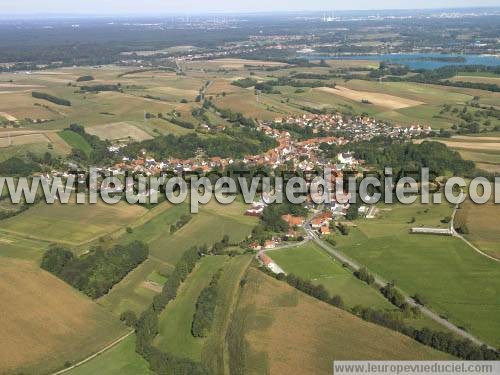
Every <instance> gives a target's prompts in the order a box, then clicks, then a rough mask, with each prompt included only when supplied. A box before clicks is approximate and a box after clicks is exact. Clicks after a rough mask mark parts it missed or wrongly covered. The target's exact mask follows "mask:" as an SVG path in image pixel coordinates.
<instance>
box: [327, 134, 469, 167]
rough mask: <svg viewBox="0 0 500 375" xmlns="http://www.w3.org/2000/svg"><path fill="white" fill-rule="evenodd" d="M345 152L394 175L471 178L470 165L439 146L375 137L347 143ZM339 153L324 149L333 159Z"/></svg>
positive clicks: (434, 143)
mask: <svg viewBox="0 0 500 375" xmlns="http://www.w3.org/2000/svg"><path fill="white" fill-rule="evenodd" d="M348 148H349V149H350V150H351V151H353V152H354V154H355V156H356V158H358V159H361V160H364V161H365V162H366V164H368V165H372V166H376V167H377V168H378V169H379V170H383V169H384V168H385V167H392V169H393V172H394V173H395V174H398V173H403V174H404V173H415V172H418V171H420V170H421V168H422V167H426V168H429V169H430V171H431V176H432V175H437V176H443V175H445V174H447V173H452V174H453V175H458V176H471V175H472V174H473V173H474V169H475V165H474V162H472V161H470V160H464V159H462V157H461V156H460V154H459V153H458V152H456V151H453V150H451V149H450V148H448V147H447V146H446V145H444V144H442V143H439V142H431V141H425V142H422V143H420V144H414V143H407V142H399V141H394V140H391V139H387V138H384V137H376V138H373V139H372V140H370V141H364V142H358V143H351V144H349V147H348ZM339 150H341V148H338V147H337V146H335V145H333V146H331V147H329V148H328V149H327V153H329V154H330V155H336V154H337V152H338V151H339ZM344 151H347V150H344Z"/></svg>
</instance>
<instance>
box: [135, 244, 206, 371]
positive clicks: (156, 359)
mask: <svg viewBox="0 0 500 375" xmlns="http://www.w3.org/2000/svg"><path fill="white" fill-rule="evenodd" d="M206 252H207V249H206V247H192V248H191V249H189V250H187V251H186V252H185V253H184V254H183V256H182V258H181V259H180V260H179V262H177V264H176V265H175V268H174V271H173V272H172V274H171V275H170V277H169V278H168V280H167V282H166V283H165V285H164V286H163V288H162V291H161V292H160V294H158V295H156V296H155V297H154V299H153V303H152V304H151V305H150V306H149V308H148V309H147V310H146V311H144V312H143V313H142V314H141V316H140V317H139V319H138V320H137V323H136V335H137V339H136V348H135V350H136V352H137V353H139V354H140V355H141V356H142V357H143V358H144V359H145V360H146V361H147V362H148V363H149V365H150V368H151V370H152V371H154V372H156V373H158V374H186V375H188V374H189V375H190V374H193V375H202V374H208V370H207V369H206V368H205V367H204V366H203V365H202V364H201V363H198V362H194V361H192V360H190V359H187V358H179V357H176V356H174V355H171V354H170V353H166V352H163V351H161V350H160V349H158V348H156V347H155V346H154V345H153V340H154V338H155V337H156V335H158V332H159V330H158V315H159V314H160V313H161V312H162V311H163V309H164V308H165V307H166V306H167V304H168V303H169V302H170V301H172V300H173V299H174V298H175V297H176V296H177V290H178V289H179V286H180V285H181V283H182V282H183V281H184V280H186V278H187V276H188V275H189V274H190V273H191V271H192V270H193V269H194V267H195V266H196V263H197V262H198V260H199V259H200V258H201V256H202V255H203V254H204V253H206Z"/></svg>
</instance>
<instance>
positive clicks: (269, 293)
mask: <svg viewBox="0 0 500 375" xmlns="http://www.w3.org/2000/svg"><path fill="white" fill-rule="evenodd" d="M245 281H246V282H245V286H244V288H243V290H242V292H241V294H240V298H239V302H238V308H237V311H236V313H235V314H234V316H233V320H232V322H231V327H230V333H229V336H228V347H229V352H230V367H231V370H232V373H245V374H263V373H271V374H297V373H301V374H331V371H332V367H331V366H332V361H333V360H335V359H337V360H342V359H350V360H355V359H364V360H367V359H373V360H376V359H388V358H391V359H406V360H409V359H413V360H419V359H427V360H429V359H445V358H448V357H447V355H446V354H444V353H440V352H437V351H435V350H433V349H430V348H428V347H425V346H422V345H421V344H419V343H417V342H415V341H413V340H412V339H410V338H408V337H405V336H403V335H401V334H399V333H396V332H393V331H390V330H388V329H385V328H382V327H379V326H377V325H374V324H371V323H367V322H364V321H362V320H360V319H359V318H357V317H355V316H353V315H351V314H350V313H347V312H345V311H343V310H340V309H337V308H335V307H333V306H330V305H327V304H325V303H323V302H320V301H318V300H316V299H313V298H312V297H309V296H307V295H305V294H303V293H301V292H299V291H297V290H295V289H293V288H292V287H290V286H288V285H287V284H286V283H284V282H279V281H277V280H275V279H272V278H270V277H268V276H266V275H264V274H263V273H261V272H260V271H258V270H255V269H249V271H248V273H247V275H246V277H245Z"/></svg>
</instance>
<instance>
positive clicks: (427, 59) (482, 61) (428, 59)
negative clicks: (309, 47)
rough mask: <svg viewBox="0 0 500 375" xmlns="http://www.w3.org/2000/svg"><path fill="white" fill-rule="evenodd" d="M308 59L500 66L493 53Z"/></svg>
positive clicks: (426, 65) (312, 56) (319, 56)
mask: <svg viewBox="0 0 500 375" xmlns="http://www.w3.org/2000/svg"><path fill="white" fill-rule="evenodd" d="M304 57H305V58H306V59H308V60H320V59H325V60H375V61H386V62H388V63H395V64H402V65H407V66H408V67H409V68H410V69H437V68H441V67H443V66H449V65H486V66H500V56H491V55H458V54H441V53H398V54H385V55H356V56H353V55H349V56H327V55H322V54H314V53H311V54H307V55H305V56H304ZM440 58H463V59H465V61H460V62H454V61H436V60H432V59H440Z"/></svg>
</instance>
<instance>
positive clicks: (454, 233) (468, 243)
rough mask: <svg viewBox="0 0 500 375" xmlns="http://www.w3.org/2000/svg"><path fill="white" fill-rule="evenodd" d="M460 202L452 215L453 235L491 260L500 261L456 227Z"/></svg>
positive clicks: (451, 227)
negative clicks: (473, 242)
mask: <svg viewBox="0 0 500 375" xmlns="http://www.w3.org/2000/svg"><path fill="white" fill-rule="evenodd" d="M459 206H460V205H459V204H457V205H455V208H454V209H453V214H452V215H451V226H450V229H451V232H452V236H453V237H456V238H460V239H461V240H462V241H464V242H465V243H466V244H467V245H468V246H469V247H470V248H472V250H474V251H475V252H477V253H479V254H481V255H483V256H485V257H486V258H489V259H491V260H494V261H495V262H500V259H498V258H495V257H493V256H491V255H489V254H486V253H485V252H483V251H481V249H479V248H478V247H476V246H475V245H474V244H472V243H471V242H470V241H469V240H467V239H466V238H465V237H464V236H462V235H461V234H460V233H458V232H457V231H456V229H455V216H456V214H457V211H458V209H459Z"/></svg>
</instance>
